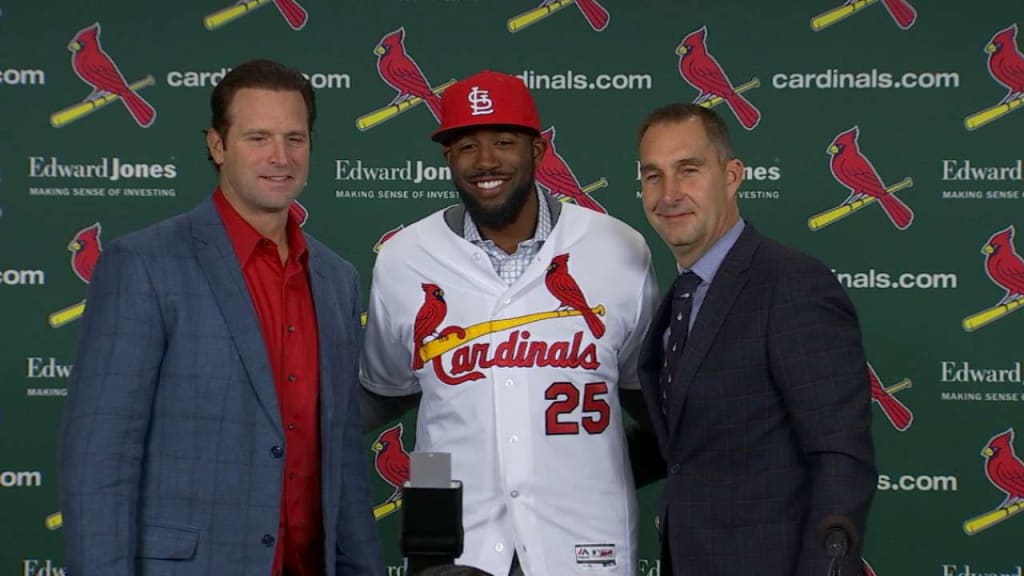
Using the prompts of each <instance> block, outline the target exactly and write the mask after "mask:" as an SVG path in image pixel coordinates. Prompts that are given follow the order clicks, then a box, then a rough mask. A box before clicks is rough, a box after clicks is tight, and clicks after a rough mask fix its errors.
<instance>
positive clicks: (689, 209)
mask: <svg viewBox="0 0 1024 576" xmlns="http://www.w3.org/2000/svg"><path fill="white" fill-rule="evenodd" d="M640 178H641V188H642V199H643V206H644V213H645V214H646V215H647V221H648V222H650V224H651V227H653V228H654V230H655V231H656V232H657V233H658V235H659V236H661V238H662V240H664V241H665V243H666V244H667V245H668V247H669V249H671V250H672V254H673V255H674V256H675V258H676V261H677V262H678V263H679V264H680V265H681V266H683V267H686V268H689V267H691V266H693V264H694V263H695V262H696V261H697V260H698V259H700V257H701V256H703V255H704V253H705V252H707V251H708V249H710V248H711V246H713V245H714V243H715V242H716V241H718V239H719V238H721V237H722V236H723V235H724V234H725V233H726V232H727V231H728V230H729V228H730V227H732V225H733V224H735V223H736V221H737V220H738V219H739V207H738V206H737V203H736V191H737V190H738V189H739V186H740V182H741V181H742V179H743V164H742V163H741V162H740V161H739V160H737V159H735V158H727V159H724V158H721V157H720V154H719V151H718V149H717V148H716V147H715V146H714V144H713V143H712V142H711V140H710V139H709V138H708V136H707V133H706V132H705V130H704V125H703V123H702V121H701V119H700V118H690V119H688V120H684V121H673V122H659V123H656V124H653V125H651V126H650V127H649V128H648V129H647V130H646V132H645V133H644V135H643V138H642V139H641V141H640Z"/></svg>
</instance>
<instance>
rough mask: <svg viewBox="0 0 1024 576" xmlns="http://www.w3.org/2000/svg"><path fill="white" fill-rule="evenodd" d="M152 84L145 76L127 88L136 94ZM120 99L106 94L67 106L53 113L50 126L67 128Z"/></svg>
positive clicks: (153, 81)
mask: <svg viewBox="0 0 1024 576" xmlns="http://www.w3.org/2000/svg"><path fill="white" fill-rule="evenodd" d="M154 84H156V80H155V79H154V78H153V76H146V77H145V78H143V79H142V80H138V81H136V82H133V83H132V84H129V85H128V88H129V89H130V90H131V91H132V92H138V91H139V90H142V89H143V88H145V87H146V86H152V85H154ZM120 99H121V97H120V96H118V95H117V94H111V93H108V94H106V95H104V96H103V97H102V98H96V99H95V100H86V101H85V102H80V103H78V104H75V105H73V106H69V107H67V108H65V109H63V110H61V111H59V112H54V113H53V114H52V115H51V116H50V126H53V127H54V128H60V127H62V126H67V125H68V124H70V123H72V122H74V121H76V120H81V119H82V118H84V117H86V116H88V115H89V114H92V113H93V112H95V111H97V110H99V109H100V108H103V107H104V106H107V105H108V104H110V103H112V102H116V101H118V100H120Z"/></svg>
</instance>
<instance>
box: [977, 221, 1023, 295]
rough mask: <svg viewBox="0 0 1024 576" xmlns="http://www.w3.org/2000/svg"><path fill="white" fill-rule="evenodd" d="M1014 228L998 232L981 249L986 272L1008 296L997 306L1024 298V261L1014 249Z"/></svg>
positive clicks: (1010, 227)
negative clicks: (984, 256)
mask: <svg viewBox="0 0 1024 576" xmlns="http://www.w3.org/2000/svg"><path fill="white" fill-rule="evenodd" d="M1013 234H1014V227H1013V226H1009V227H1007V228H1003V229H1002V230H1000V231H999V232H996V233H995V234H993V235H992V237H991V238H989V239H988V242H986V243H985V246H984V247H983V248H982V249H981V251H982V253H983V254H985V255H986V258H985V272H987V273H988V277H989V278H990V279H991V280H992V281H993V282H995V283H996V285H998V286H999V287H1000V288H1002V289H1004V290H1006V294H1004V295H1003V297H1002V299H1001V300H999V303H998V304H996V306H1000V305H1002V304H1006V303H1007V302H1009V301H1011V300H1017V299H1019V298H1021V297H1024V260H1022V259H1021V257H1020V255H1019V254H1017V250H1016V249H1014V247H1013Z"/></svg>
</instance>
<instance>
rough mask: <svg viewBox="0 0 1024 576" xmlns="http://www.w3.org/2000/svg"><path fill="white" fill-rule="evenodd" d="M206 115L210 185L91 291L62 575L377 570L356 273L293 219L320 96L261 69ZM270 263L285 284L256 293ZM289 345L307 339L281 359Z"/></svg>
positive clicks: (247, 69)
mask: <svg viewBox="0 0 1024 576" xmlns="http://www.w3.org/2000/svg"><path fill="white" fill-rule="evenodd" d="M211 104H212V107H213V117H214V122H213V128H212V129H210V130H209V131H208V133H207V143H208V145H209V149H210V154H211V159H212V160H213V162H214V164H215V166H216V167H217V170H218V172H219V184H220V185H219V187H218V190H217V191H216V192H215V193H214V195H213V197H212V198H208V199H206V200H205V201H203V202H202V203H200V204H199V206H198V207H197V208H195V209H194V210H192V211H191V212H188V213H185V214H182V215H179V216H177V217H174V218H171V219H169V220H166V221H163V222H160V223H158V224H156V225H154V226H151V227H149V228H146V229H144V230H142V231H139V232H136V233H133V234H129V235H127V236H124V237H122V238H120V239H118V240H115V241H114V242H112V243H110V245H109V246H108V247H107V249H106V251H105V252H104V253H103V255H102V256H101V257H100V259H99V263H98V265H97V267H96V269H95V272H94V274H93V277H92V281H91V283H90V286H89V293H88V300H87V301H88V307H87V309H86V312H85V317H84V320H83V324H82V326H81V332H80V334H79V345H78V351H77V356H76V359H75V366H74V370H73V372H72V377H71V382H70V384H69V394H68V398H67V404H66V406H65V413H64V418H63V422H62V430H61V446H60V473H61V483H60V494H61V506H62V510H63V515H64V529H65V533H66V537H67V559H66V560H67V567H68V571H69V573H70V574H75V575H76V576H129V575H136V574H137V575H140V576H155V575H171V574H173V575H176V576H210V575H217V576H227V575H237V576H293V575H295V576H322V575H323V574H326V575H328V576H366V575H374V576H379V575H383V573H384V565H383V562H382V560H381V556H380V545H379V542H378V535H377V529H376V526H375V524H374V520H373V515H372V502H371V498H370V490H369V484H368V479H367V455H366V453H365V450H364V449H363V447H362V434H361V423H360V416H359V408H358V401H357V399H356V396H355V394H356V392H357V390H358V382H357V369H358V343H359V339H360V327H359V313H360V298H359V287H358V282H357V278H356V272H355V270H354V269H353V267H352V266H351V265H350V264H349V263H348V262H346V261H344V260H342V259H341V258H339V257H338V256H337V255H336V254H334V253H333V252H331V251H330V250H329V249H328V248H327V247H325V246H324V245H322V244H320V243H319V242H317V241H316V240H315V239H313V238H312V237H309V236H307V235H305V234H304V233H303V232H302V231H301V230H300V229H299V225H300V222H299V221H298V220H299V218H298V217H297V216H296V214H295V213H294V212H295V210H294V205H293V202H294V200H295V197H297V196H298V194H299V192H301V190H302V188H303V187H304V186H305V182H306V177H307V175H308V166H309V165H308V160H309V148H310V138H311V132H312V126H313V120H314V118H315V103H314V101H313V93H312V88H311V87H310V86H309V85H308V81H306V80H305V79H304V78H303V77H302V76H301V74H299V73H297V72H295V71H292V70H289V69H287V68H284V67H283V66H281V65H279V64H277V63H274V62H269V61H253V62H249V63H245V64H243V65H241V66H239V67H237V68H235V69H234V70H233V71H232V72H231V73H230V74H228V75H227V76H226V77H225V78H224V80H222V81H221V83H220V84H219V85H218V86H217V88H216V89H215V91H214V94H213V98H212V99H211ZM240 238H242V239H248V240H247V241H248V242H249V245H248V248H245V247H244V245H245V242H243V240H240ZM246 250H251V253H249V255H248V257H247V256H246V253H247V252H246ZM275 269H276V270H277V271H278V272H281V271H283V272H284V274H283V276H284V277H286V278H289V279H288V280H286V281H284V282H283V283H281V284H274V283H273V282H271V281H267V280H266V278H272V277H275ZM289 271H293V272H295V274H292V275H289V274H290V273H289ZM293 281H294V283H293ZM275 299H276V300H275ZM296 302H298V303H300V305H299V306H298V307H297V308H296V307H294V306H295V305H296ZM303 302H305V304H306V306H305V307H303V305H302V303H303ZM275 306H279V307H280V310H277V313H275V312H273V310H275V309H276V308H275ZM282 310H283V313H282ZM278 313H282V314H283V317H282V316H281V315H280V314H278ZM296 328H297V330H296ZM293 337H301V338H302V340H301V341H303V342H307V341H310V340H309V339H310V338H312V341H313V342H316V343H317V344H316V345H314V346H306V347H305V349H289V348H288V344H287V343H288V342H292V341H293V340H289V338H293ZM281 341H283V342H285V344H284V345H283V346H279V345H273V343H275V342H277V343H278V344H280V342H281ZM310 348H312V349H310ZM282 350H283V352H282ZM278 352H281V353H280V354H279V353H278ZM282 358H283V360H282ZM296 359H297V360H296ZM282 362H283V363H284V364H283V366H285V368H282V369H278V368H279V367H280V366H281V365H282ZM296 373H297V374H299V376H300V378H298V379H297V380H298V381H296V378H295V377H294V374H296ZM285 374H288V375H287V376H284V375H285ZM303 381H306V382H308V383H309V384H304V383H303ZM302 386H306V388H305V394H306V395H305V396H304V398H306V400H297V398H299V397H298V396H295V391H297V390H299V389H300V387H302ZM297 404H302V405H301V406H297ZM302 410H305V412H303V411H302ZM296 414H297V415H298V416H297V418H298V422H299V426H298V427H297V426H296V423H295V422H296V420H293V419H291V418H293V417H296ZM303 426H305V427H306V430H305V431H303V430H302V427H303ZM304 433H308V434H309V436H301V434H304ZM299 438H304V439H307V440H308V438H312V441H301V440H296V439H299ZM295 453H299V454H303V453H304V454H307V455H315V456H313V457H311V458H308V459H307V461H305V462H301V461H300V462H298V463H295V462H292V461H290V460H289V456H290V455H292V454H295ZM293 466H294V468H293ZM296 471H297V473H296ZM309 471H312V472H309ZM304 473H306V474H305V475H306V477H303V474H304ZM293 482H294V483H300V484H293ZM296 485H298V486H303V487H305V486H317V487H319V489H318V490H292V491H289V486H296ZM283 495H284V496H285V497H283ZM303 503H306V504H308V506H306V507H305V508H304V507H303ZM309 518H313V519H315V520H312V521H308V522H306V523H305V524H303V522H304V521H306V520H308V519H309ZM284 543H287V546H283V544H284ZM310 551H315V552H310Z"/></svg>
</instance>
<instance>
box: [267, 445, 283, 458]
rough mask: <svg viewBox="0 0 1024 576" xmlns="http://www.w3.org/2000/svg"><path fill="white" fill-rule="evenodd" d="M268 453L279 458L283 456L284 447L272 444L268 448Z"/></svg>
mask: <svg viewBox="0 0 1024 576" xmlns="http://www.w3.org/2000/svg"><path fill="white" fill-rule="evenodd" d="M270 455H271V456H273V457H274V458H280V457H281V456H284V448H281V447H280V446H274V447H273V448H271V449H270Z"/></svg>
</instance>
